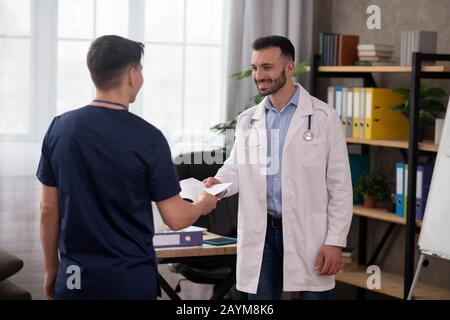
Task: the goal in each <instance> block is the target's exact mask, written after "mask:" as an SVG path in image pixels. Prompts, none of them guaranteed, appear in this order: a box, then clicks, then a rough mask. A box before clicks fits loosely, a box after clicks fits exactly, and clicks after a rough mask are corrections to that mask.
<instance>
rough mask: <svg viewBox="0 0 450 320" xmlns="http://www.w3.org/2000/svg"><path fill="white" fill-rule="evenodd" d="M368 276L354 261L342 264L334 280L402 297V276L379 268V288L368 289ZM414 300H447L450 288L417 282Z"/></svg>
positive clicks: (449, 295)
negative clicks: (342, 266)
mask: <svg viewBox="0 0 450 320" xmlns="http://www.w3.org/2000/svg"><path fill="white" fill-rule="evenodd" d="M369 276H370V274H368V273H367V272H366V268H365V267H363V266H360V265H358V264H357V263H356V262H352V263H349V264H344V268H343V269H342V270H341V271H339V272H338V274H337V275H336V280H337V281H339V282H343V283H347V284H350V285H353V286H356V287H359V288H363V289H366V290H369V291H373V292H378V293H381V294H384V295H388V296H391V297H395V298H398V299H403V276H401V275H398V274H394V273H389V272H384V271H383V270H381V288H380V289H368V288H367V279H368V277H369ZM414 299H416V300H449V299H450V290H449V289H445V288H439V287H435V286H432V285H429V284H426V283H421V282H419V283H417V286H416V288H415V290H414Z"/></svg>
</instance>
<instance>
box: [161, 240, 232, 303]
mask: <svg viewBox="0 0 450 320" xmlns="http://www.w3.org/2000/svg"><path fill="white" fill-rule="evenodd" d="M216 237H220V235H217V234H214V233H210V232H207V233H206V234H204V235H203V240H207V239H212V238H216ZM236 248H237V246H236V244H229V245H223V246H214V245H209V244H203V245H202V246H197V247H173V248H160V249H155V252H156V258H157V260H158V264H167V263H189V262H199V261H205V260H211V259H214V260H215V259H232V258H234V259H235V258H236V251H237V250H236ZM159 281H160V283H161V288H162V289H163V290H164V291H165V292H166V293H167V295H168V296H169V297H170V298H171V299H172V300H181V298H180V296H179V295H178V294H177V293H176V292H175V290H173V288H172V287H171V286H170V285H169V284H168V283H167V281H166V280H165V279H164V278H163V277H162V275H161V274H159ZM235 282H236V272H235V269H234V270H233V272H232V273H231V274H230V276H229V277H228V278H227V279H225V281H223V283H222V284H221V285H220V286H219V288H218V289H217V290H215V292H214V294H213V296H212V297H211V300H217V299H220V298H221V297H223V296H224V295H225V294H226V293H227V292H228V291H229V290H230V289H231V287H232V286H233V284H234V283H235Z"/></svg>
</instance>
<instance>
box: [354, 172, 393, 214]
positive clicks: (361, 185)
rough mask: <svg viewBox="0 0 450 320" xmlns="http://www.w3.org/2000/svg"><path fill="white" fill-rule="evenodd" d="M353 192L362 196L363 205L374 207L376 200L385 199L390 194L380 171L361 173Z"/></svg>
mask: <svg viewBox="0 0 450 320" xmlns="http://www.w3.org/2000/svg"><path fill="white" fill-rule="evenodd" d="M354 193H355V194H356V195H362V196H363V197H364V207H366V208H375V207H376V201H377V200H379V201H385V200H386V199H388V198H389V196H390V193H391V192H390V187H389V184H388V182H387V179H386V177H385V176H384V175H383V174H381V173H371V174H370V173H364V174H362V175H361V176H360V177H359V179H358V181H357V183H356V186H355V189H354Z"/></svg>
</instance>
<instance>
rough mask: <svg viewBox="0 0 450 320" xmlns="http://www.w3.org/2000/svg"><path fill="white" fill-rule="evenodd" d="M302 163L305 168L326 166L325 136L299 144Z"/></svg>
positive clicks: (302, 141)
mask: <svg viewBox="0 0 450 320" xmlns="http://www.w3.org/2000/svg"><path fill="white" fill-rule="evenodd" d="M298 152H299V156H300V161H301V163H302V164H303V165H304V166H305V167H323V166H325V164H326V139H325V137H324V136H322V137H320V138H316V139H313V140H311V141H306V140H304V139H302V140H301V141H300V142H299V144H298Z"/></svg>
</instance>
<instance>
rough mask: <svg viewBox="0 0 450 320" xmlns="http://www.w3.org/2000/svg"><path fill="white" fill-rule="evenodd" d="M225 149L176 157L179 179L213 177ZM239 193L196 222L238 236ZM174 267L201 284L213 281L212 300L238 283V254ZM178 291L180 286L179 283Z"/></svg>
mask: <svg viewBox="0 0 450 320" xmlns="http://www.w3.org/2000/svg"><path fill="white" fill-rule="evenodd" d="M205 156H212V157H213V158H214V159H219V160H220V162H219V163H212V164H208V163H210V162H211V161H204V160H205V159H208V158H205ZM225 157H226V155H225V153H224V152H222V151H220V150H219V151H212V154H205V153H203V152H192V153H188V154H184V155H181V156H179V157H177V158H176V159H175V163H176V169H177V173H178V178H179V179H180V180H183V179H187V178H195V179H198V180H200V181H202V180H204V179H206V178H208V177H213V176H214V175H215V174H216V173H217V170H219V168H220V167H221V166H222V164H223V161H224V160H225ZM237 210H238V198H237V195H234V196H231V197H226V198H223V199H221V200H220V201H219V202H218V203H217V207H216V209H215V210H213V211H212V212H211V213H210V214H209V215H206V216H201V217H200V218H199V219H198V220H197V221H196V222H195V223H194V225H195V226H199V227H204V228H207V229H208V231H210V232H212V233H216V234H219V235H222V236H228V237H236V233H237ZM172 270H173V271H174V272H176V273H179V274H181V275H183V276H184V277H185V278H186V279H188V280H190V281H192V282H195V283H201V284H213V285H214V294H213V296H212V297H211V299H212V300H215V299H223V298H224V297H225V295H226V294H227V293H228V292H229V290H230V289H231V288H232V286H233V285H234V283H235V272H236V257H235V256H232V257H223V258H220V259H219V258H217V259H215V260H211V259H210V258H209V259H205V260H204V261H200V262H199V261H195V262H194V261H193V262H189V263H179V264H174V265H173V266H172ZM177 289H178V291H179V290H180V286H179V284H178V286H177Z"/></svg>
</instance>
